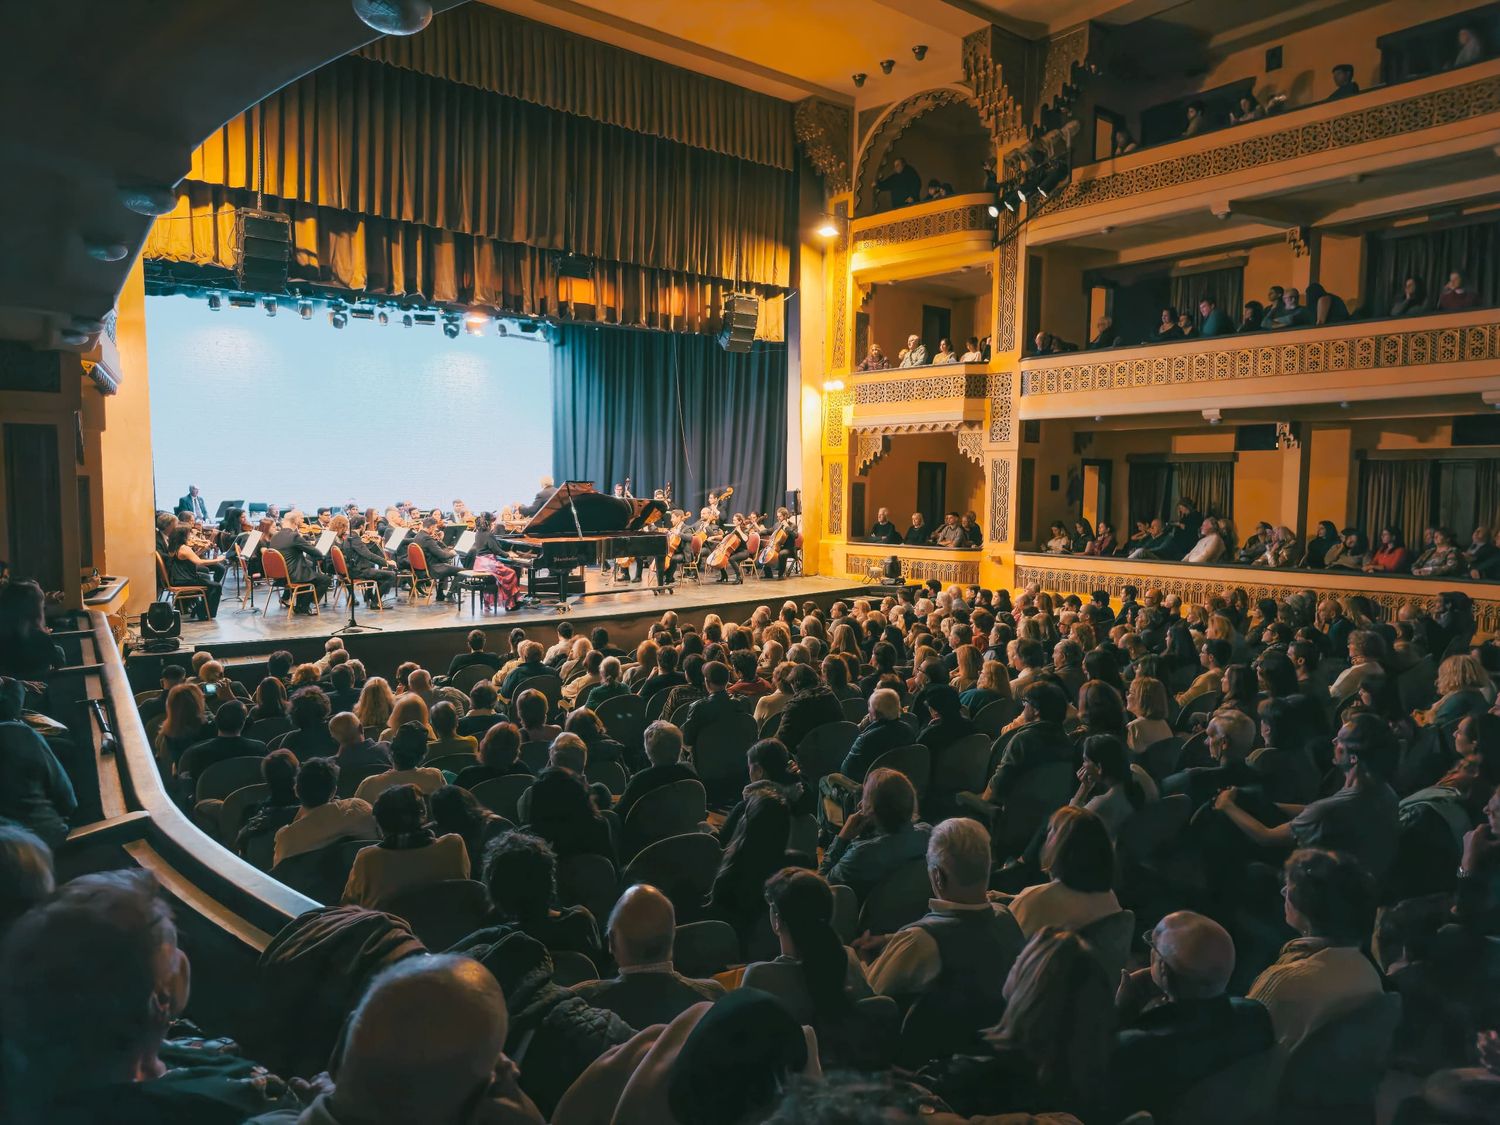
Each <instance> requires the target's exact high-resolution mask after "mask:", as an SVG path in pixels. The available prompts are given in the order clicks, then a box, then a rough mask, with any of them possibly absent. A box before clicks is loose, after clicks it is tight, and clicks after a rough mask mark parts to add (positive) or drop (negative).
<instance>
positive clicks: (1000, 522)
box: [989, 457, 1010, 543]
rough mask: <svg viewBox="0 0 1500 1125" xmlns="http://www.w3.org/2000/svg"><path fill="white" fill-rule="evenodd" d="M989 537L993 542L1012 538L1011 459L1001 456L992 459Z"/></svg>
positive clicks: (1001, 541) (1002, 541)
mask: <svg viewBox="0 0 1500 1125" xmlns="http://www.w3.org/2000/svg"><path fill="white" fill-rule="evenodd" d="M989 538H990V542H991V543H1004V542H1005V541H1006V540H1007V539H1009V538H1010V461H1009V460H1008V459H1005V458H1001V457H995V458H992V459H991V460H990V530H989Z"/></svg>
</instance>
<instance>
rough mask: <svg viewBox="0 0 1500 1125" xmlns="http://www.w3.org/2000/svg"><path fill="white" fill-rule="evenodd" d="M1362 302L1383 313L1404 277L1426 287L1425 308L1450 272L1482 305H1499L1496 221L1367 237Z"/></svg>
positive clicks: (1498, 230)
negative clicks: (1459, 274)
mask: <svg viewBox="0 0 1500 1125" xmlns="http://www.w3.org/2000/svg"><path fill="white" fill-rule="evenodd" d="M1366 253H1367V255H1368V264H1367V267H1366V270H1365V278H1366V282H1365V293H1366V297H1365V300H1364V304H1365V306H1366V309H1367V311H1368V312H1369V314H1370V315H1371V316H1386V315H1388V314H1389V313H1390V311H1391V306H1392V304H1393V303H1394V302H1395V301H1396V299H1397V297H1399V296H1400V295H1401V292H1402V286H1403V285H1405V284H1406V279H1407V278H1408V277H1415V278H1417V279H1418V280H1420V281H1421V282H1422V284H1423V285H1425V286H1426V288H1427V306H1428V307H1429V308H1436V306H1437V298H1438V293H1439V292H1440V291H1441V290H1442V288H1443V286H1444V285H1445V284H1447V281H1448V275H1449V274H1450V273H1452V272H1453V271H1454V270H1457V271H1458V272H1459V273H1461V274H1463V276H1464V284H1465V286H1466V287H1467V288H1470V289H1474V290H1476V291H1477V292H1478V293H1479V300H1480V303H1481V304H1484V305H1495V304H1500V222H1496V221H1495V220H1493V219H1490V220H1486V221H1482V222H1470V223H1464V224H1462V225H1460V226H1449V227H1439V228H1438V229H1435V230H1433V229H1427V230H1418V231H1416V232H1415V233H1407V232H1404V231H1381V232H1379V233H1377V234H1371V235H1369V236H1368V238H1367V239H1366Z"/></svg>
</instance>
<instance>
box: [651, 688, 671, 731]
mask: <svg viewBox="0 0 1500 1125" xmlns="http://www.w3.org/2000/svg"><path fill="white" fill-rule="evenodd" d="M671 694H672V689H671V688H669V687H664V688H662V689H661V690H660V691H658V692H656V693H654V694H653V695H652V696H651V698H650V699H648V700H646V714H645V718H646V725H647V726H650V725H651V724H652V723H654V722H656V720H657V719H659V718H661V709H662V708H663V707H665V706H666V705H667V696H669V695H671Z"/></svg>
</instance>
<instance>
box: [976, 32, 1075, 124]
mask: <svg viewBox="0 0 1500 1125" xmlns="http://www.w3.org/2000/svg"><path fill="white" fill-rule="evenodd" d="M1103 35H1104V31H1103V28H1102V27H1098V26H1096V25H1094V24H1091V23H1082V24H1079V25H1078V26H1077V27H1073V28H1069V29H1068V30H1067V31H1064V32H1062V33H1060V34H1058V35H1054V36H1052V37H1051V38H1050V39H1024V38H1022V37H1021V36H1019V35H1016V34H1015V33H1013V32H1010V31H1007V30H1005V29H1004V28H1001V27H996V26H995V25H993V24H991V25H989V26H987V27H982V28H980V29H979V30H977V31H972V32H970V33H969V34H968V35H966V36H964V41H963V49H962V57H961V61H962V64H963V75H964V84H965V85H966V86H968V87H969V88H970V89H971V90H973V91H974V96H975V98H976V99H977V100H978V102H979V110H980V115H981V116H982V117H983V118H984V123H985V126H986V128H988V129H989V131H990V135H991V136H993V137H994V138H995V142H996V143H997V144H999V145H1004V144H1005V143H1006V142H1008V141H1013V140H1016V139H1019V138H1021V137H1023V136H1025V135H1026V134H1027V133H1029V132H1030V133H1034V132H1037V131H1038V130H1040V129H1041V127H1042V116H1043V113H1044V111H1046V110H1048V109H1054V108H1056V109H1063V110H1066V109H1067V108H1068V107H1070V106H1071V105H1072V104H1073V102H1074V101H1076V100H1077V97H1078V83H1077V79H1078V78H1079V77H1081V72H1095V71H1097V70H1098V66H1097V64H1096V62H1095V57H1096V56H1097V55H1098V53H1099V50H1100V47H1101V45H1102V42H1103Z"/></svg>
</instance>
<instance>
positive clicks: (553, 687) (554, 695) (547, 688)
mask: <svg viewBox="0 0 1500 1125" xmlns="http://www.w3.org/2000/svg"><path fill="white" fill-rule="evenodd" d="M562 689H563V684H562V680H561V678H559V677H558V676H555V675H552V674H551V673H541V674H538V675H535V676H527V677H526V678H525V679H524V680H522V681H521V682H520V683H518V684H517V685H516V689H515V695H516V696H517V697H518V696H520V694H521V693H522V692H523V691H539V692H541V693H542V694H543V695H545V696H546V697H547V713H548V714H549V715H550V714H552V713H553V712H554V711H556V710H557V708H558V705H559V704H561V703H562ZM510 717H511V718H512V719H514V718H515V717H516V707H515V697H513V698H512V700H511V707H510Z"/></svg>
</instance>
